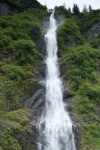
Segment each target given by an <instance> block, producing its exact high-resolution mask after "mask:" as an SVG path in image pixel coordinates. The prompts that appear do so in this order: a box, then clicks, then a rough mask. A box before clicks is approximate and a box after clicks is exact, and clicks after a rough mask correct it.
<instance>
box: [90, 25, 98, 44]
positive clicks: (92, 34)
mask: <svg viewBox="0 0 100 150" xmlns="http://www.w3.org/2000/svg"><path fill="white" fill-rule="evenodd" d="M99 34H100V22H98V23H96V24H94V25H93V26H92V27H91V29H90V30H89V31H88V42H89V43H92V42H93V41H94V40H95V39H96V38H97V36H98V35H99Z"/></svg>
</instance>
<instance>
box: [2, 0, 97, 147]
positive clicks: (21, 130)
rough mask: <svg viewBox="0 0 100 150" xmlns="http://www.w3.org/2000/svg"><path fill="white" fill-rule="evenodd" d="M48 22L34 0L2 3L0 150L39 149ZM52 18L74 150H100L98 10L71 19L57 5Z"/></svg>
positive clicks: (44, 11)
mask: <svg viewBox="0 0 100 150" xmlns="http://www.w3.org/2000/svg"><path fill="white" fill-rule="evenodd" d="M48 18H49V13H48V12H47V8H46V7H45V6H42V5H40V4H39V3H38V2H37V1H36V0H1V1H0V68H1V69H0V150H28V149H29V150H34V149H36V147H37V143H36V139H37V134H38V133H37V130H36V121H37V119H38V117H39V115H40V113H41V109H42V106H43V104H44V101H43V100H44V97H45V83H44V82H40V81H41V79H42V80H43V79H44V78H45V64H44V58H45V55H46V52H45V50H46V48H45V42H44V33H45V32H46V28H47V27H48ZM55 18H56V19H57V23H58V25H59V27H58V29H57V42H58V56H59V58H60V63H61V64H60V66H61V76H62V79H63V80H64V83H65V91H64V101H65V102H67V103H68V104H69V105H68V106H67V108H66V109H68V110H69V114H70V116H71V117H72V120H73V122H74V123H75V127H73V130H74V132H75V137H76V145H77V150H78V149H80V150H99V149H100V10H93V11H91V12H82V13H78V14H77V13H76V14H75V13H72V12H71V11H70V10H67V9H65V8H64V7H63V6H61V7H56V8H55ZM77 130H79V131H77ZM77 134H78V135H77Z"/></svg>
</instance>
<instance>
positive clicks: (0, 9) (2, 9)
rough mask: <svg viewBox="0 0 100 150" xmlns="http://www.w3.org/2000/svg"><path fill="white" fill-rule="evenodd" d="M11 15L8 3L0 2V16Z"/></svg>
mask: <svg viewBox="0 0 100 150" xmlns="http://www.w3.org/2000/svg"><path fill="white" fill-rule="evenodd" d="M10 13H11V8H10V6H9V4H8V3H6V2H4V3H3V2H0V15H7V14H10Z"/></svg>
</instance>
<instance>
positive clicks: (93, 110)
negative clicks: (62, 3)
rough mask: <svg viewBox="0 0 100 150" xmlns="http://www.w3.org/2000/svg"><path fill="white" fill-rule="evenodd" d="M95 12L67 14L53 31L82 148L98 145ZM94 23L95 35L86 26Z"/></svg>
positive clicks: (99, 54)
mask: <svg viewBox="0 0 100 150" xmlns="http://www.w3.org/2000/svg"><path fill="white" fill-rule="evenodd" d="M59 9H60V8H58V10H59ZM90 9H91V8H90ZM59 11H60V10H59ZM98 12H100V10H91V11H90V12H82V13H81V12H78V14H75V12H74V13H72V14H71V17H69V18H66V20H65V22H64V24H63V25H61V26H60V27H59V28H58V31H57V40H58V48H59V56H60V57H61V66H62V74H63V78H64V81H65V82H66V83H67V85H69V88H70V90H71V94H72V95H73V105H72V110H73V112H75V114H76V117H75V119H76V120H77V122H79V124H80V130H81V133H82V140H81V148H80V149H86V150H90V149H95V150H98V149H100V134H99V133H100V116H99V114H100V110H99V109H100V70H99V68H100V49H99V48H100V44H99V41H100V39H99V38H100V31H99V29H98V26H99V24H98V23H99V21H100V13H98ZM94 25H96V26H97V28H96V30H97V31H96V32H97V33H98V35H97V36H96V37H95V36H94V34H95V32H94V31H92V30H90V29H91V28H92V27H93V26H94ZM88 32H89V33H88ZM90 37H93V38H92V39H91V38H90ZM89 39H90V41H89ZM91 40H92V41H91ZM88 41H89V43H88ZM97 48H98V49H97Z"/></svg>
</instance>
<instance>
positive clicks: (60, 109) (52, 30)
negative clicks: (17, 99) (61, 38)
mask: <svg viewBox="0 0 100 150" xmlns="http://www.w3.org/2000/svg"><path fill="white" fill-rule="evenodd" d="M56 29H57V25H56V20H55V19H54V13H52V14H51V16H50V26H49V29H48V32H47V34H46V35H45V39H46V46H47V59H46V66H47V75H46V100H45V108H44V111H43V113H42V115H41V117H40V119H39V146H38V150H76V148H75V142H74V135H73V132H72V122H71V119H70V117H69V115H68V112H67V111H66V109H65V106H64V103H63V90H62V81H61V79H60V77H59V74H60V73H59V66H58V59H57V40H56Z"/></svg>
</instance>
